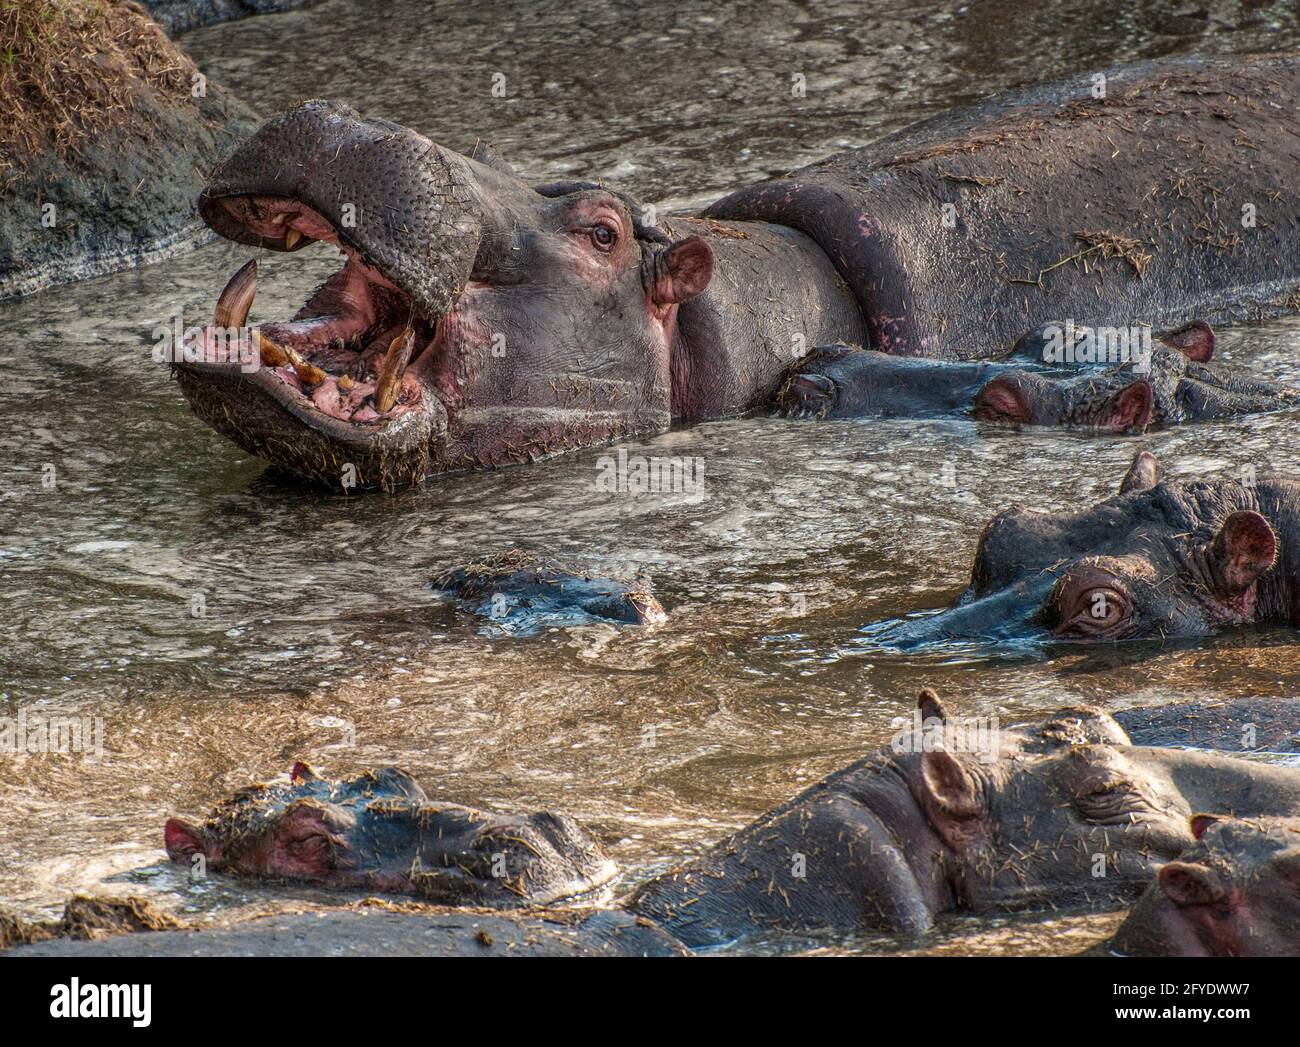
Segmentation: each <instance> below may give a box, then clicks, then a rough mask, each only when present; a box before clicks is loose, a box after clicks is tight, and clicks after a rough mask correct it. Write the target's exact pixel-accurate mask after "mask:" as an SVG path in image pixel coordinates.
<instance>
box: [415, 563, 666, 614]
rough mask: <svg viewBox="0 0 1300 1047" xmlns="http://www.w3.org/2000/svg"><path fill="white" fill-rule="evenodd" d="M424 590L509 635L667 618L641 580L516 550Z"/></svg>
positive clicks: (445, 575) (442, 576)
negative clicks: (438, 594) (433, 591)
mask: <svg viewBox="0 0 1300 1047" xmlns="http://www.w3.org/2000/svg"><path fill="white" fill-rule="evenodd" d="M430 587H431V588H433V589H436V590H438V591H440V592H444V593H448V594H450V595H452V596H454V597H455V598H456V601H457V603H458V604H459V605H460V606H461V607H462V608H464V609H465V610H468V611H470V612H471V613H473V614H477V615H479V616H481V617H483V618H486V619H487V620H488V621H489V622H491V623H492V625H493V626H494V627H496V628H497V629H498V630H500V631H501V632H504V633H509V634H511V635H515V636H525V635H529V634H531V633H535V632H537V631H538V630H539V629H541V628H543V627H545V626H553V625H575V624H582V623H586V622H589V621H607V622H617V623H621V624H629V625H653V624H655V623H658V622H662V621H665V620H667V618H668V614H667V612H666V611H664V609H663V605H662V604H660V603H659V601H658V600H657V599H655V595H654V592H653V591H652V590H651V587H650V580H649V579H648V578H646V577H645V576H643V575H638V576H637V577H636V578H635V579H633V580H631V581H622V580H620V579H617V578H608V577H603V576H600V575H593V574H588V573H585V572H579V571H577V570H575V569H574V568H572V567H569V566H567V565H565V564H563V563H561V562H559V561H557V560H555V559H552V558H550V557H546V556H540V555H538V554H536V553H530V552H526V551H524V550H521V549H507V550H505V551H503V552H500V553H494V554H493V555H491V556H488V557H485V558H484V559H482V560H478V561H475V562H473V563H470V564H466V565H464V566H462V567H456V568H451V569H449V570H445V571H442V572H440V573H439V574H438V575H437V576H436V577H434V578H433V580H432V581H431V582H430Z"/></svg>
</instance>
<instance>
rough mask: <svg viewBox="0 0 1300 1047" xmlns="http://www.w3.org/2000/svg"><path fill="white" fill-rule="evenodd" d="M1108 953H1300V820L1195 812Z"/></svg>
mask: <svg viewBox="0 0 1300 1047" xmlns="http://www.w3.org/2000/svg"><path fill="white" fill-rule="evenodd" d="M1192 833H1193V834H1194V835H1195V837H1196V840H1197V842H1196V844H1195V845H1194V846H1192V847H1190V848H1188V849H1187V850H1186V851H1185V852H1183V854H1181V855H1179V857H1178V859H1177V860H1176V861H1172V862H1169V863H1168V864H1167V865H1165V866H1163V867H1162V868H1161V869H1160V871H1159V873H1158V874H1157V876H1156V879H1155V882H1154V883H1153V884H1152V885H1151V886H1150V887H1149V888H1148V889H1147V891H1146V893H1145V894H1144V895H1143V896H1142V898H1141V899H1140V900H1139V901H1138V903H1137V905H1135V906H1134V908H1133V912H1132V913H1131V914H1130V915H1129V917H1128V919H1127V920H1125V921H1124V923H1123V924H1122V925H1121V926H1120V928H1119V930H1118V931H1116V933H1115V937H1114V938H1112V939H1111V940H1110V941H1109V942H1108V943H1106V947H1105V948H1106V950H1107V951H1110V952H1114V953H1120V954H1123V955H1128V956H1300V819H1296V818H1258V819H1254V820H1251V821H1244V820H1238V819H1234V818H1217V817H1214V816H1211V815H1197V816H1196V817H1195V818H1193V819H1192Z"/></svg>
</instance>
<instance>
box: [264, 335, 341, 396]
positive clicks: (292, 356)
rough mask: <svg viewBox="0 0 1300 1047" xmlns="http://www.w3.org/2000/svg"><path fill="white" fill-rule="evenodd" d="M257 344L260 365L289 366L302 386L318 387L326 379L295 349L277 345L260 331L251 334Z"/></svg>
mask: <svg viewBox="0 0 1300 1047" xmlns="http://www.w3.org/2000/svg"><path fill="white" fill-rule="evenodd" d="M253 335H254V338H255V340H256V342H257V348H258V353H259V355H260V358H261V360H262V363H264V364H268V365H270V366H271V367H283V366H284V365H285V364H289V365H290V366H292V367H293V369H294V370H295V371H297V372H298V377H299V379H301V380H302V383H303V385H320V384H321V382H323V381H325V379H326V378H327V377H328V376H327V375H326V374H325V372H324V371H322V370H321V369H320V368H319V367H317V366H316V365H315V364H313V363H308V362H307V361H306V360H305V359H303V356H302V354H301V353H300V352H298V350H297V349H294V348H293V347H291V346H284V345H278V344H276V343H275V342H273V341H271V339H270V338H268V337H267V336H266V335H265V334H263V333H262V332H261V331H254V332H253Z"/></svg>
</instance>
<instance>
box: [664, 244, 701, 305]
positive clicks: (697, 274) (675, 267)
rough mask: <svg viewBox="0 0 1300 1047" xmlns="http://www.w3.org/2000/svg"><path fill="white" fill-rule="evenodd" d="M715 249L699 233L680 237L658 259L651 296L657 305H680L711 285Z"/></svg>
mask: <svg viewBox="0 0 1300 1047" xmlns="http://www.w3.org/2000/svg"><path fill="white" fill-rule="evenodd" d="M712 279H713V248H712V247H710V246H709V245H708V242H707V241H705V240H703V239H701V238H700V237H698V236H690V237H687V238H686V239H685V240H679V241H678V242H677V243H675V244H673V245H672V247H670V248H668V250H666V251H664V252H663V253H661V254H660V255H658V257H656V258H655V263H654V283H653V286H652V287H651V288H650V298H651V300H652V301H653V302H654V303H655V304H656V305H680V304H681V303H682V302H686V301H689V300H690V299H692V298H694V297H695V296H696V295H697V294H699V293H700V292H701V291H703V290H704V289H705V288H706V287H708V286H709V281H710V280H712Z"/></svg>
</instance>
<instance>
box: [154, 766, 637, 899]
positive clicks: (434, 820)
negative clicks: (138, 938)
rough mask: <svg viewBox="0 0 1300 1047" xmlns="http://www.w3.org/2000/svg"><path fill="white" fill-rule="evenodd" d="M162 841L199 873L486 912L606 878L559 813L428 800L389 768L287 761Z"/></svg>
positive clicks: (594, 850) (169, 827)
mask: <svg viewBox="0 0 1300 1047" xmlns="http://www.w3.org/2000/svg"><path fill="white" fill-rule="evenodd" d="M164 842H165V844H166V847H167V854H168V856H169V857H170V858H171V859H172V861H175V862H185V863H189V864H191V865H194V863H195V862H196V859H197V856H200V855H201V856H202V861H203V863H204V868H205V869H206V870H208V871H213V872H226V873H230V874H232V875H236V876H252V877H265V878H272V879H281V880H290V881H300V882H309V883H315V884H319V885H321V886H326V887H339V888H355V889H360V890H366V891H386V892H393V893H401V894H411V895H414V896H416V897H419V898H422V899H424V900H426V901H429V902H434V903H438V904H444V905H474V906H481V907H487V908H513V907H518V906H522V905H539V904H544V903H547V902H553V901H556V900H558V899H561V898H567V897H570V896H572V895H577V894H581V893H583V892H584V891H588V890H591V889H592V888H594V887H597V886H599V885H601V884H603V883H605V882H607V881H609V880H610V879H612V878H613V877H614V875H615V873H616V871H617V870H616V869H615V866H614V863H613V862H611V861H610V860H609V858H607V857H606V856H605V854H604V852H603V851H602V850H601V848H600V846H599V844H597V843H596V841H595V840H593V839H592V838H591V837H590V836H589V835H588V834H587V833H586V832H585V831H584V830H583V829H582V828H581V827H579V826H578V825H577V824H576V823H574V822H573V820H572V819H570V818H567V817H564V816H562V815H553V814H549V813H546V812H539V813H537V814H531V815H526V816H513V815H493V814H485V813H483V812H481V811H476V810H473V809H472V808H469V807H461V806H459V805H457V804H452V803H434V802H431V801H430V800H429V798H428V797H427V796H426V795H425V793H424V790H423V789H421V788H420V786H419V785H418V784H417V783H416V782H415V780H414V779H413V778H411V776H410V775H408V774H407V773H406V772H405V771H400V770H398V769H396V768H392V767H388V768H383V769H381V770H379V771H365V772H363V773H360V774H357V775H354V776H352V777H351V778H345V779H342V780H339V781H331V780H329V779H326V778H323V777H321V776H319V775H318V774H316V772H315V771H313V770H312V769H311V768H310V767H308V766H307V765H306V764H303V763H298V764H295V765H294V768H293V772H292V775H291V781H290V782H289V784H287V785H286V784H275V785H264V784H258V785H253V786H249V787H248V788H245V789H241V790H240V791H239V792H237V793H236V794H235V795H234V796H233V797H231V798H230V799H228V800H226V801H224V802H223V803H221V804H219V805H218V806H217V807H216V808H215V809H214V810H213V811H212V813H211V814H210V815H209V816H208V818H207V820H206V821H205V822H204V823H203V825H202V826H197V825H193V824H191V823H189V822H186V821H183V820H181V819H179V818H172V819H170V820H169V821H168V822H167V824H166V827H165V829H164Z"/></svg>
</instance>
